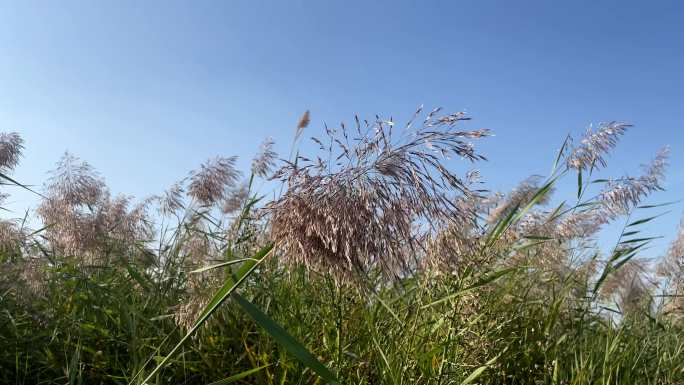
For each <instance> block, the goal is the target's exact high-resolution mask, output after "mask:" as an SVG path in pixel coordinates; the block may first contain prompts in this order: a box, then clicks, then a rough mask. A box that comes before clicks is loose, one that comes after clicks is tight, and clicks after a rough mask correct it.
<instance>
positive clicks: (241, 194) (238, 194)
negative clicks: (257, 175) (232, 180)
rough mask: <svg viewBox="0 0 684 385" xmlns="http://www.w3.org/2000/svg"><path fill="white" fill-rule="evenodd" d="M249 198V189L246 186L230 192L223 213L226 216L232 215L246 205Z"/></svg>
mask: <svg viewBox="0 0 684 385" xmlns="http://www.w3.org/2000/svg"><path fill="white" fill-rule="evenodd" d="M247 198H249V188H248V186H247V185H246V184H242V185H240V186H239V187H234V188H233V189H231V191H229V192H228V194H227V195H226V198H225V199H224V200H223V205H222V206H221V211H222V212H223V213H224V214H232V213H234V212H236V211H238V210H240V209H241V208H242V207H243V206H244V205H245V202H246V201H247Z"/></svg>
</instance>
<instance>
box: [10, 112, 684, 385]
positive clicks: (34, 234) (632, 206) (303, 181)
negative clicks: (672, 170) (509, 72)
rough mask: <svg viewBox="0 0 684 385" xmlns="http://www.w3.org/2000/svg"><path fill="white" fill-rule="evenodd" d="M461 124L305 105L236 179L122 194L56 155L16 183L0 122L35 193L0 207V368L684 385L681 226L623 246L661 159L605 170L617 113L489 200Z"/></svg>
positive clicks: (229, 165)
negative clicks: (303, 147) (602, 235)
mask: <svg viewBox="0 0 684 385" xmlns="http://www.w3.org/2000/svg"><path fill="white" fill-rule="evenodd" d="M467 120H469V117H468V116H466V115H465V114H463V113H444V112H442V111H441V109H434V110H432V111H429V112H424V111H423V110H422V108H421V109H418V111H416V112H415V114H414V115H413V118H411V119H410V120H409V121H408V122H406V123H396V122H394V121H393V120H392V119H384V118H381V117H379V116H376V117H375V118H374V119H371V120H363V119H360V118H358V117H356V118H355V119H354V121H353V123H352V124H351V125H350V126H347V125H344V124H342V125H341V126H339V127H336V128H330V127H327V126H324V129H323V130H322V134H321V135H318V130H317V129H315V128H313V127H309V126H310V125H311V114H310V113H309V112H308V111H307V112H306V113H305V114H304V115H303V116H302V118H301V119H300V121H299V122H298V123H297V125H296V126H295V127H294V130H293V134H294V140H293V146H292V150H291V152H290V155H289V156H288V157H287V158H282V159H281V158H279V157H278V155H277V154H276V153H275V152H274V143H273V141H272V140H271V139H266V140H265V141H264V142H263V143H262V144H261V147H260V148H259V151H258V153H257V154H256V156H255V157H254V159H253V161H252V167H251V169H250V170H248V172H246V173H245V172H242V171H240V170H238V169H236V158H235V157H232V156H229V155H222V156H218V157H214V158H210V159H209V160H207V162H205V163H204V164H202V165H200V166H199V168H198V169H196V170H194V171H191V172H190V173H188V174H187V176H185V177H184V178H181V179H180V180H179V181H178V182H177V183H175V184H173V185H172V186H170V187H169V188H168V189H167V190H166V191H164V192H162V193H160V194H158V195H154V196H150V197H147V198H144V199H141V200H136V199H134V198H133V197H128V196H112V194H111V193H110V191H109V189H108V187H107V185H106V183H105V180H104V178H102V177H101V176H100V175H99V174H98V173H97V172H96V171H95V170H94V168H93V167H92V166H91V165H89V164H88V163H87V162H85V161H83V160H81V159H79V158H78V157H76V156H74V155H72V154H65V155H64V156H63V157H62V159H61V160H59V162H58V163H57V165H56V167H55V170H54V171H53V172H52V173H51V176H50V178H49V180H48V181H46V183H45V184H44V185H43V187H42V188H41V189H35V188H32V187H29V186H26V185H24V184H22V183H21V182H20V181H16V180H15V179H13V177H12V171H13V170H14V169H15V168H16V167H17V166H18V165H19V163H20V159H21V157H22V153H23V152H24V150H25V145H26V144H25V143H24V142H23V140H22V139H21V136H20V135H19V134H17V133H7V134H0V177H1V178H2V180H3V183H5V184H13V185H17V186H20V187H23V188H26V189H29V190H30V191H33V192H34V193H35V194H37V195H39V196H40V199H41V203H40V205H39V206H38V208H37V210H36V211H35V213H32V214H33V215H34V216H35V219H33V220H28V217H25V218H21V219H11V218H8V219H4V220H2V221H0V272H1V274H0V344H1V345H2V346H3V348H2V349H0V381H1V382H2V383H7V384H67V383H68V384H110V383H111V384H171V383H173V384H229V383H236V384H323V383H329V384H368V385H371V384H373V385H375V384H391V385H399V384H435V385H446V384H463V385H465V384H558V385H560V384H604V385H608V384H632V383H633V384H684V363H683V362H684V360H682V358H683V356H682V351H683V349H684V338H683V337H684V328H683V325H684V324H683V323H682V320H683V318H682V316H683V315H684V303H683V302H682V300H681V298H682V297H681V294H682V290H683V289H684V260H683V259H682V258H683V257H682V254H683V252H684V230H683V228H684V225H682V227H681V228H680V229H679V236H678V238H676V239H675V240H674V241H673V242H672V244H671V246H670V248H669V249H668V251H667V252H666V253H665V255H662V256H659V257H658V258H655V259H654V258H646V254H645V253H644V250H646V249H647V248H648V247H649V245H650V244H651V242H652V241H653V240H654V239H655V236H654V235H653V234H649V232H648V226H649V224H650V223H652V222H653V221H656V220H657V218H658V215H659V213H660V211H658V210H661V208H662V207H663V206H664V205H659V204H656V203H653V202H649V201H648V199H649V196H650V195H651V194H652V193H653V192H655V191H658V190H662V189H663V185H664V184H663V181H664V178H665V174H666V168H667V166H668V161H667V159H668V153H669V152H668V151H669V150H668V149H667V148H664V149H663V150H661V151H660V152H658V153H657V154H656V155H655V157H654V158H653V159H652V160H651V161H650V163H648V164H647V165H645V166H644V167H643V169H642V170H641V173H640V174H637V175H636V176H632V175H623V176H619V177H612V178H611V177H609V176H606V175H609V171H610V167H609V155H610V153H611V152H612V151H619V139H620V138H621V137H622V136H623V135H626V134H628V130H629V129H630V127H631V126H630V125H628V124H625V123H621V122H610V123H606V124H600V125H597V126H596V127H593V128H590V129H589V130H588V131H587V132H586V133H585V134H584V135H582V136H581V137H580V138H577V139H573V138H571V137H567V138H565V140H564V141H561V146H560V150H558V151H555V152H554V151H550V154H549V155H550V158H551V160H552V161H553V162H552V165H553V168H552V171H551V173H550V174H549V175H546V176H531V177H530V178H527V179H525V180H523V181H521V183H520V184H519V186H517V187H516V188H515V189H513V190H512V191H510V192H507V193H501V192H492V191H488V190H487V189H486V188H485V187H484V186H486V182H485V181H484V180H483V179H484V178H483V177H481V176H480V175H479V173H478V172H477V170H476V168H477V164H478V162H482V161H485V160H486V159H485V156H483V155H482V154H480V153H479V152H478V151H477V150H476V143H477V142H478V141H482V140H492V139H489V138H488V136H489V132H488V131H486V130H468V129H466V128H467V124H468V123H467ZM310 132H313V135H314V136H313V137H311V138H310V139H305V138H306V137H307V136H308V134H307V133H310ZM561 139H562V138H561ZM303 140H310V141H311V144H313V146H314V147H316V148H318V151H317V152H315V153H313V154H303V153H301V152H300V150H299V148H300V144H301V142H302V141H303ZM28 147H30V146H28ZM29 156H30V155H29ZM457 170H461V171H457ZM468 170H469V171H468ZM564 178H568V179H571V180H577V183H576V186H577V187H576V190H575V191H565V192H563V193H559V192H557V191H556V190H557V189H556V187H557V185H558V184H559V181H560V180H562V179H564ZM6 198H7V195H6V194H4V193H3V195H2V199H6ZM36 223H39V225H35V224H36ZM28 224H32V225H33V227H35V228H29V225H28ZM609 224H612V225H617V226H620V227H621V228H622V231H621V234H620V237H619V239H618V241H617V242H616V243H615V245H614V247H613V248H612V249H611V250H602V249H601V248H599V246H598V242H597V238H598V234H599V232H600V230H601V229H602V228H604V227H605V226H607V225H609Z"/></svg>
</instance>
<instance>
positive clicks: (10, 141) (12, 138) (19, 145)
mask: <svg viewBox="0 0 684 385" xmlns="http://www.w3.org/2000/svg"><path fill="white" fill-rule="evenodd" d="M23 149H24V140H23V139H22V138H21V136H19V134H18V133H16V132H10V133H0V171H2V172H7V171H9V170H13V169H14V168H15V167H16V166H17V164H19V158H21V152H22V150H23Z"/></svg>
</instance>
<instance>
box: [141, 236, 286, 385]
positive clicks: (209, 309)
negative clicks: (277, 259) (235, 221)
mask: <svg viewBox="0 0 684 385" xmlns="http://www.w3.org/2000/svg"><path fill="white" fill-rule="evenodd" d="M271 250H273V245H268V246H266V247H264V248H262V249H261V250H259V252H258V253H257V254H256V255H255V256H254V258H253V260H249V261H246V262H245V264H244V265H242V267H240V270H238V271H237V273H235V276H234V278H228V279H227V280H226V283H225V284H224V285H223V287H221V289H220V290H219V291H218V292H217V293H216V294H214V297H213V298H212V299H211V301H210V302H209V303H208V304H207V305H206V306H205V308H204V310H203V311H202V313H201V315H200V316H199V318H198V319H197V321H196V322H195V325H194V326H193V327H192V328H191V329H190V330H188V332H187V334H186V335H185V336H183V338H181V340H180V341H179V342H178V343H177V344H176V346H174V347H173V349H171V351H170V352H169V354H167V355H166V356H165V357H164V358H163V359H162V360H161V362H160V363H159V364H157V366H156V367H155V368H154V369H153V370H152V372H151V373H150V374H149V375H148V376H147V377H146V378H145V380H144V381H143V384H145V383H147V382H148V381H150V380H151V379H152V377H154V376H155V375H156V374H157V373H158V372H159V371H160V370H161V369H162V368H163V367H164V366H165V365H166V363H167V362H168V361H169V360H170V359H171V357H172V356H173V355H174V354H175V353H176V351H178V349H179V348H180V347H181V346H183V344H184V343H185V341H187V340H188V339H189V338H190V337H191V336H192V335H193V334H195V332H196V331H197V329H199V327H200V326H202V324H204V322H206V321H207V319H208V318H209V316H211V315H212V314H213V313H214V312H215V311H216V309H218V307H219V306H220V305H221V304H222V303H223V302H224V301H225V300H226V298H228V296H229V295H230V294H231V293H233V292H234V291H235V289H237V287H238V286H240V284H241V283H242V282H244V280H245V279H247V277H249V275H250V274H251V273H252V272H253V271H254V269H256V267H257V266H258V265H259V263H261V261H263V260H264V259H265V258H266V256H267V255H268V254H270V252H271Z"/></svg>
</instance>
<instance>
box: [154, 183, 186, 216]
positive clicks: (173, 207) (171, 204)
mask: <svg viewBox="0 0 684 385" xmlns="http://www.w3.org/2000/svg"><path fill="white" fill-rule="evenodd" d="M184 192H185V190H184V188H183V182H176V183H174V184H172V185H171V187H169V188H168V189H167V190H166V191H164V193H163V194H162V195H161V196H160V197H158V198H159V211H160V212H161V214H162V215H167V214H171V213H175V212H176V211H178V210H180V209H182V208H183V207H184V205H183V193H184Z"/></svg>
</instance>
